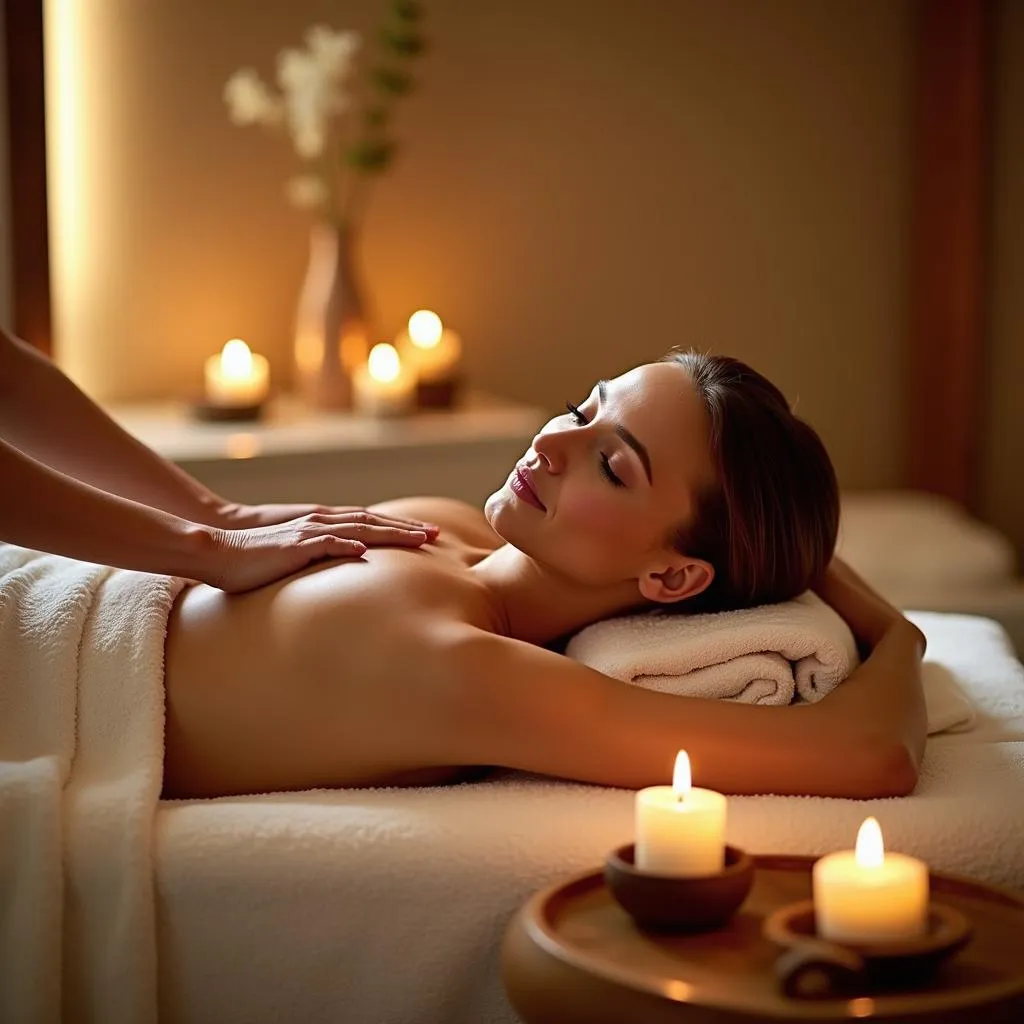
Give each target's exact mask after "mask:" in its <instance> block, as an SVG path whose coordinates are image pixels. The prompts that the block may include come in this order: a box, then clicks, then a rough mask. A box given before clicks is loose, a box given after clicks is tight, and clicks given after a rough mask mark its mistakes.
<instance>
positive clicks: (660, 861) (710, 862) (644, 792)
mask: <svg viewBox="0 0 1024 1024" xmlns="http://www.w3.org/2000/svg"><path fill="white" fill-rule="evenodd" d="M635 810H636V852H635V863H636V866H637V868H638V869H639V870H641V871H647V872H650V873H651V874H655V875H674V876H676V877H680V878H699V877H701V876H705V875H716V874H718V873H719V872H720V871H722V869H723V868H724V866H725V812H726V800H725V797H724V796H723V795H722V794H721V793H716V792H715V791H714V790H711V789H695V788H694V787H693V785H692V781H691V774H690V758H689V755H688V754H687V753H686V751H685V750H680V751H679V753H678V755H676V764H675V771H674V772H673V774H672V785H671V786H651V787H649V788H647V789H641V790H640V792H639V793H637V795H636V802H635Z"/></svg>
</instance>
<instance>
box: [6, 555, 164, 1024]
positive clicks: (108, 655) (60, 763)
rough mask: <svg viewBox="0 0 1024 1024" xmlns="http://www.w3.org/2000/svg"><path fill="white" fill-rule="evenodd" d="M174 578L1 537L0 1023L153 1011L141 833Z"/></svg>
mask: <svg viewBox="0 0 1024 1024" xmlns="http://www.w3.org/2000/svg"><path fill="white" fill-rule="evenodd" d="M183 582H184V581H181V580H175V579H170V578H168V577H163V576H151V575H148V574H145V573H137V572H126V571H124V570H118V569H109V568H106V567H104V566H99V565H93V564H91V563H88V562H77V561H73V560H71V559H67V558H61V557H58V556H55V555H43V554H39V553H38V552H34V551H27V550H26V549H24V548H18V547H14V546H11V545H6V544H0V892H2V893H3V897H4V898H3V899H2V900H0V1020H4V1021H8V1020H10V1021H18V1022H19V1024H21V1022H24V1024H51V1022H53V1024H55V1022H57V1021H59V1020H61V1019H65V1020H76V1021H104V1022H110V1024H119V1022H122V1021H123V1022H125V1024H128V1022H133V1024H136V1022H145V1021H147V1020H149V1021H155V1020H156V1016H157V1004H156V948H155V943H156V938H155V912H154V904H153V892H152V853H151V845H152V843H151V830H152V821H153V814H154V812H155V809H156V805H157V802H158V800H159V796H160V788H161V783H162V778H163V724H164V720H163V714H164V704H163V642H164V636H165V630H166V624H167V615H168V613H169V611H170V608H171V604H172V603H173V601H174V597H175V596H176V594H177V593H178V591H179V590H180V589H181V586H182V585H183Z"/></svg>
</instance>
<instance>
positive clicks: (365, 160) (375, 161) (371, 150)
mask: <svg viewBox="0 0 1024 1024" xmlns="http://www.w3.org/2000/svg"><path fill="white" fill-rule="evenodd" d="M394 155H395V145H394V143H393V142H384V141H378V142H358V143H356V145H354V146H352V147H351V148H350V149H349V150H348V152H347V153H346V154H345V160H346V162H347V163H348V164H349V165H350V166H351V167H355V168H356V169H357V170H360V171H364V172H366V173H368V174H375V173H379V172H381V171H384V170H387V168H388V165H389V164H390V163H391V160H392V159H393V157H394Z"/></svg>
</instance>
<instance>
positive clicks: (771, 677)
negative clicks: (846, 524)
mask: <svg viewBox="0 0 1024 1024" xmlns="http://www.w3.org/2000/svg"><path fill="white" fill-rule="evenodd" d="M566 654H567V655H568V656H569V657H570V658H575V659H576V660H577V661H580V662H582V663H583V664H584V665H588V666H590V668H594V669H597V670H598V671H599V672H603V673H604V674H605V675H609V676H612V677H614V678H615V679H621V680H622V681H623V682H627V683H632V684H633V685H634V686H642V687H644V688H645V689H648V690H660V691H661V692H663V693H674V694H677V695H680V696H687V697H707V698H714V699H719V700H731V701H736V702H737V703H741V704H766V705H774V706H777V705H782V704H790V703H794V702H795V703H814V702H815V701H818V700H821V698H822V697H824V696H825V695H826V694H828V693H830V692H831V691H832V690H833V689H835V687H836V686H838V685H839V683H841V682H842V681H843V680H844V679H845V678H846V677H847V676H848V675H849V674H850V673H851V672H852V671H853V670H854V668H856V667H857V664H858V660H859V659H858V656H857V648H856V644H855V642H854V639H853V635H852V633H851V632H850V629H849V627H848V626H847V625H846V623H845V622H844V621H843V620H842V618H841V617H840V616H839V615H838V614H837V613H836V612H835V611H833V609H832V608H830V607H829V606H828V605H827V604H825V603H824V601H822V600H821V599H820V598H818V597H817V596H816V595H814V594H811V593H807V594H803V595H801V596H800V597H798V598H796V599H795V600H793V601H788V602H786V603H784V604H775V605H762V606H761V607H759V608H748V609H743V610H740V611H733V612H719V613H718V614H715V615H663V614H658V613H645V614H640V615H627V616H621V617H619V618H614V619H606V620H605V621H603V622H598V623H595V624H594V625H592V626H588V627H587V628H586V629H584V630H582V631H581V632H580V633H578V634H577V635H576V636H575V637H573V638H572V640H571V641H570V642H569V645H568V647H567V648H566ZM921 679H922V685H923V687H924V694H925V701H926V703H927V707H928V732H929V733H938V732H950V731H954V730H956V731H963V730H965V729H969V728H971V726H972V725H973V724H974V720H975V711H974V708H973V706H972V704H971V702H970V701H969V700H968V698H967V697H966V695H965V694H964V693H963V691H962V690H961V689H960V687H959V686H958V685H957V682H956V677H955V676H954V674H953V672H952V671H951V670H950V669H949V668H948V667H946V666H945V665H942V664H939V663H938V662H934V661H932V662H925V664H924V665H923V666H922V671H921Z"/></svg>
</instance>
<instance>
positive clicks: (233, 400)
mask: <svg viewBox="0 0 1024 1024" xmlns="http://www.w3.org/2000/svg"><path fill="white" fill-rule="evenodd" d="M204 381H205V385H206V388H205V390H206V400H207V402H209V403H210V404H211V405H223V406H247V405H259V404H260V403H261V402H262V401H264V399H265V398H266V397H267V391H268V390H269V386H270V367H269V365H268V364H267V360H266V359H265V358H264V357H263V356H260V355H254V354H253V353H252V352H250V351H249V346H248V345H246V343H245V342H244V341H242V339H241V338H232V339H231V341H229V342H228V343H227V344H226V345H225V346H224V348H223V349H222V350H221V351H220V352H219V353H218V354H217V355H215V356H210V358H209V359H207V360H206V365H205V368H204Z"/></svg>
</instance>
